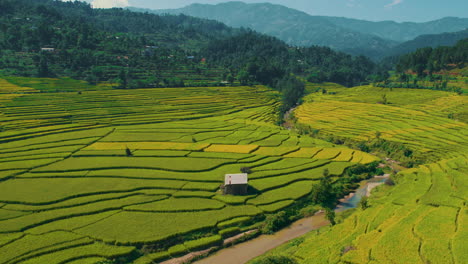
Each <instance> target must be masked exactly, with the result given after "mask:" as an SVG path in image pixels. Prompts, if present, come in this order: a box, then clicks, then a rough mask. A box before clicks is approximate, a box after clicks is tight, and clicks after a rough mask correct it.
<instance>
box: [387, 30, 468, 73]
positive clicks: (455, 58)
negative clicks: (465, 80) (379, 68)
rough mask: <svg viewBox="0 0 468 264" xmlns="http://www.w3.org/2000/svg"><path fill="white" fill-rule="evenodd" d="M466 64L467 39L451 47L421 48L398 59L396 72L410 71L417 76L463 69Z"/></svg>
mask: <svg viewBox="0 0 468 264" xmlns="http://www.w3.org/2000/svg"><path fill="white" fill-rule="evenodd" d="M467 62H468V38H467V39H464V40H461V41H459V42H458V43H457V45H455V46H453V47H438V48H431V47H427V48H422V49H418V50H416V51H415V52H413V53H409V54H406V55H404V56H401V57H400V60H399V63H398V64H397V66H396V69H397V71H398V72H401V73H402V72H404V71H408V70H412V71H414V72H416V73H417V74H418V75H423V73H424V72H428V73H429V74H432V73H433V72H438V71H441V70H449V69H453V68H460V69H461V68H464V67H465V66H467Z"/></svg>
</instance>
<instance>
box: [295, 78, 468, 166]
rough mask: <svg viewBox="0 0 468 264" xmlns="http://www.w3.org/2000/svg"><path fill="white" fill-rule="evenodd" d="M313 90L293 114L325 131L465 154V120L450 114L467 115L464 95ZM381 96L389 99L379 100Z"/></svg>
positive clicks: (434, 155) (435, 154) (427, 155)
mask: <svg viewBox="0 0 468 264" xmlns="http://www.w3.org/2000/svg"><path fill="white" fill-rule="evenodd" d="M329 92H332V93H336V94H333V95H330V94H327V95H322V94H317V93H315V94H311V95H309V96H308V97H307V98H306V102H308V103H305V104H303V105H302V106H300V107H299V108H298V109H297V110H296V112H295V116H296V117H297V118H298V122H299V123H301V124H304V125H307V126H310V127H311V128H313V129H317V130H319V131H320V132H321V133H323V134H330V135H338V136H340V137H347V138H351V139H354V140H356V141H367V140H369V139H373V138H375V135H376V132H380V133H381V136H380V137H381V138H383V139H386V140H388V141H392V142H398V143H402V144H404V145H406V146H408V147H409V148H410V149H412V150H414V151H415V152H416V155H418V156H419V157H422V158H424V159H425V160H431V161H437V160H439V159H440V158H441V157H443V158H455V157H458V156H463V157H467V158H468V156H467V151H466V150H467V149H468V125H467V124H466V123H465V122H466V121H468V120H463V119H461V120H453V119H449V118H448V115H449V114H454V115H455V116H457V115H459V116H461V117H463V116H466V114H467V111H468V110H467V109H468V108H467V107H466V105H467V103H468V99H467V97H466V96H460V95H456V94H454V93H449V92H442V91H429V90H424V91H422V90H416V89H393V90H390V89H385V88H373V87H369V86H364V87H356V88H352V89H346V88H340V87H336V88H329ZM383 95H386V96H387V100H388V102H390V104H388V105H383V104H378V103H377V102H379V100H381V97H382V96H383Z"/></svg>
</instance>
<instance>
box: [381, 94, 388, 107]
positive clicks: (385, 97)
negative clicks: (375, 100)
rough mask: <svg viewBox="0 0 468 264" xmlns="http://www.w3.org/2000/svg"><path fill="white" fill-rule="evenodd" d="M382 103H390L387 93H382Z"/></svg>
mask: <svg viewBox="0 0 468 264" xmlns="http://www.w3.org/2000/svg"><path fill="white" fill-rule="evenodd" d="M382 104H384V105H386V104H388V101H387V94H384V95H382Z"/></svg>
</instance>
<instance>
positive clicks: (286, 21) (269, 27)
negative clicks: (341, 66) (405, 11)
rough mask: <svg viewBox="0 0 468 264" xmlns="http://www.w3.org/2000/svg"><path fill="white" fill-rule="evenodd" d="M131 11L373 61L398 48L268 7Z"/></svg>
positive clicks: (231, 5) (313, 18)
mask: <svg viewBox="0 0 468 264" xmlns="http://www.w3.org/2000/svg"><path fill="white" fill-rule="evenodd" d="M132 10H133V11H143V12H153V13H158V14H161V13H168V14H186V15H190V16H195V17H201V18H208V19H214V20H218V21H221V22H223V23H225V24H227V25H228V26H232V27H248V28H251V29H253V30H255V31H258V32H261V33H264V34H268V35H271V36H275V37H277V38H279V39H281V40H283V41H285V42H286V43H288V44H291V45H296V46H311V45H320V46H328V47H331V48H334V49H337V50H340V51H344V52H348V53H351V54H354V55H367V56H370V57H376V56H378V55H379V54H381V53H382V52H384V51H385V50H387V49H389V48H391V47H393V46H395V45H396V44H398V43H397V42H395V41H391V40H386V39H383V38H381V37H378V36H375V35H371V34H365V33H361V32H358V31H356V30H350V29H347V28H344V27H340V26H337V25H335V24H334V23H332V22H330V21H328V20H327V19H326V18H324V17H318V16H311V15H308V14H306V13H304V12H301V11H298V10H295V9H291V8H287V7H284V6H281V5H274V4H269V3H262V4H246V3H242V2H228V3H222V4H217V5H207V4H193V5H190V6H187V7H184V8H181V9H172V10H144V9H135V8H132Z"/></svg>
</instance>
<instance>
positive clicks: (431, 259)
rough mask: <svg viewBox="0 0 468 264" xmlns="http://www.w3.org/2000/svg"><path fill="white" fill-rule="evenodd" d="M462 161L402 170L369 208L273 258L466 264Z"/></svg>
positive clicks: (466, 169) (466, 188) (467, 191)
mask: <svg viewBox="0 0 468 264" xmlns="http://www.w3.org/2000/svg"><path fill="white" fill-rule="evenodd" d="M467 177H468V162H467V160H466V158H454V159H448V160H442V161H440V162H437V163H432V164H428V165H423V166H420V167H419V168H415V169H410V170H406V171H404V172H401V173H400V174H399V175H398V177H397V178H396V179H397V185H396V186H395V187H388V186H382V187H379V189H378V190H377V191H376V192H374V193H373V197H372V199H371V200H370V201H371V202H370V208H368V209H366V210H364V211H363V210H358V211H357V212H356V213H354V214H353V215H352V216H350V217H349V218H347V219H346V220H345V221H344V222H343V223H341V224H339V225H337V226H334V227H333V228H324V229H321V230H320V232H319V233H317V232H312V233H310V234H308V235H306V236H305V237H304V240H303V242H301V243H299V244H300V245H297V243H296V245H295V246H291V245H286V246H283V247H281V248H278V249H276V250H275V251H274V252H272V253H271V254H273V255H275V254H284V255H288V256H293V257H294V258H296V259H297V260H298V262H299V263H449V264H450V263H466V260H467V257H468V256H467V252H468V247H467V245H468V243H467V237H468V229H467V226H468V219H467V207H466V201H467V198H468V184H467V180H466V178H467Z"/></svg>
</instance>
